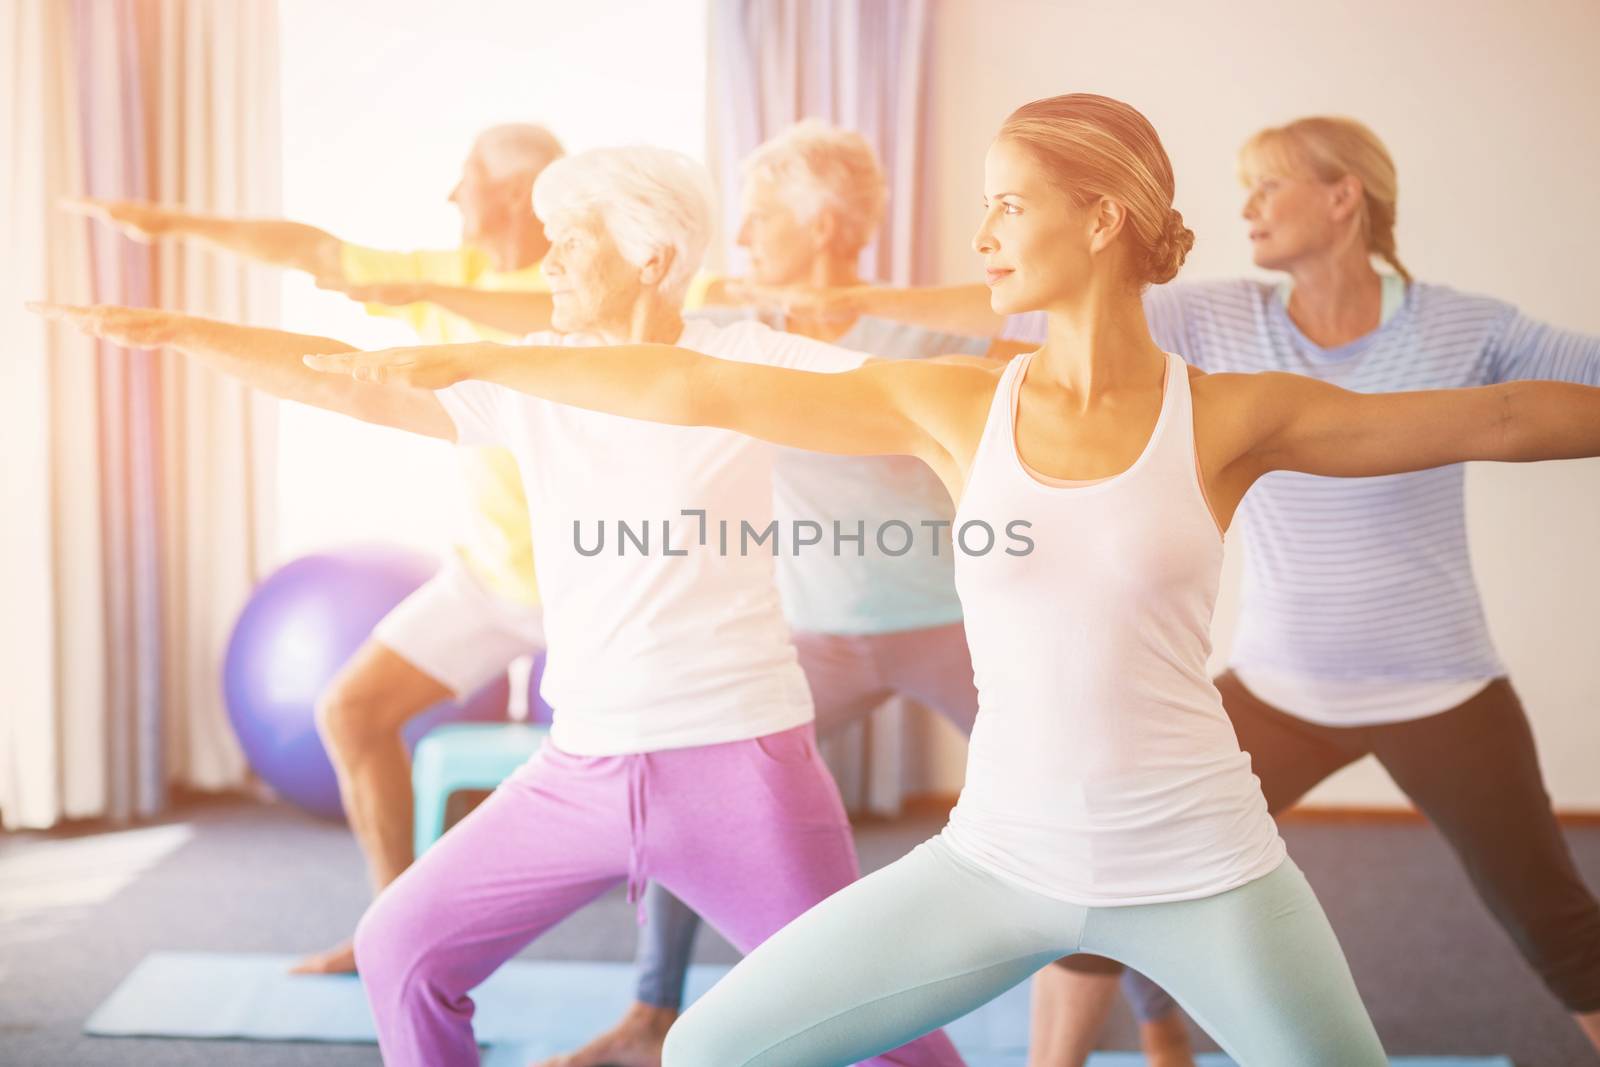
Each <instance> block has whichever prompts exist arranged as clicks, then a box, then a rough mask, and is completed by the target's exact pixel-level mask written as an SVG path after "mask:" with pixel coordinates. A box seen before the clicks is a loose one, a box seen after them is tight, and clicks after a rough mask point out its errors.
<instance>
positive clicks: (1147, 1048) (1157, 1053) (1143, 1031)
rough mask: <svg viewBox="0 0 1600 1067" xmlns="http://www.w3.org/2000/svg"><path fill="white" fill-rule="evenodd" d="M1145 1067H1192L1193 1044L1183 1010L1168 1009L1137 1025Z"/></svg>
mask: <svg viewBox="0 0 1600 1067" xmlns="http://www.w3.org/2000/svg"><path fill="white" fill-rule="evenodd" d="M1139 1044H1140V1045H1141V1046H1142V1047H1143V1048H1144V1061H1145V1064H1146V1067H1194V1046H1192V1045H1191V1044H1189V1026H1188V1024H1187V1023H1186V1022H1184V1019H1183V1012H1181V1011H1169V1012H1167V1014H1165V1015H1163V1016H1162V1017H1161V1018H1159V1019H1152V1020H1151V1021H1149V1022H1147V1023H1143V1024H1141V1025H1140V1027H1139Z"/></svg>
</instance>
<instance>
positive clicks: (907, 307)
mask: <svg viewBox="0 0 1600 1067" xmlns="http://www.w3.org/2000/svg"><path fill="white" fill-rule="evenodd" d="M718 302H721V303H735V304H748V305H754V306H758V307H776V308H780V309H782V310H783V311H785V312H787V313H788V314H791V315H814V316H818V317H822V318H828V317H834V318H850V317H853V316H858V315H870V316H872V317H874V318H880V319H893V320H894V321H896V322H904V323H909V324H910V325H912V326H921V327H924V328H926V329H930V330H944V331H945V332H947V333H960V334H966V335H968V336H969V337H999V336H1000V331H1001V330H1003V329H1004V328H1005V325H1006V317H1005V316H1004V315H997V314H995V313H994V312H993V311H992V310H990V308H989V290H988V288H987V287H985V286H982V285H941V286H929V287H916V288H898V287H895V286H888V285H851V286H844V287H841V288H835V289H823V288H814V287H811V286H762V285H756V284H754V283H750V282H743V281H738V280H729V281H728V282H726V283H725V284H724V288H723V291H722V293H721V296H720V298H719V301H718Z"/></svg>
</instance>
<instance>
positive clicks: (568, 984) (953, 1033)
mask: <svg viewBox="0 0 1600 1067" xmlns="http://www.w3.org/2000/svg"><path fill="white" fill-rule="evenodd" d="M293 963H294V957H292V956H269V955H246V954H239V953H220V952H157V953H153V954H152V955H149V956H146V957H145V958H144V960H142V961H141V962H140V963H139V965H138V966H137V967H135V968H134V969H133V973H131V974H130V975H128V977H127V978H126V979H124V980H123V982H122V984H121V985H119V986H118V987H117V988H116V990H115V991H114V992H113V993H112V994H111V996H110V997H108V998H106V1002H105V1003H104V1004H102V1005H100V1007H99V1008H98V1009H97V1010H96V1011H95V1013H94V1014H93V1015H91V1016H90V1017H89V1021H88V1022H87V1023H85V1024H84V1031H85V1032H86V1033H89V1034H94V1035H98V1036H102V1037H178V1038H230V1039H245V1040H254V1041H336V1042H371V1041H374V1040H376V1037H375V1035H374V1033H373V1028H372V1015H371V1013H370V1012H369V1011H368V1009H367V1001H366V997H365V996H364V995H363V994H362V991H361V983H360V981H359V980H358V979H356V978H355V977H353V976H350V975H326V976H324V975H292V974H290V973H289V967H290V966H291V965H292V964H293ZM725 973H727V968H726V967H706V966H696V967H693V968H691V969H690V971H689V984H688V997H689V999H691V1000H692V999H693V998H695V997H697V996H699V995H700V994H701V993H703V992H704V991H705V990H707V989H709V988H710V987H711V985H712V983H714V982H715V981H716V980H717V979H719V978H721V977H722V975H723V974H725ZM633 982H634V974H633V967H632V966H631V965H629V964H626V963H552V962H545V961H532V960H512V961H511V962H510V963H508V964H506V965H505V966H504V967H502V968H500V970H498V971H496V972H495V973H494V975H492V976H491V977H490V978H489V980H488V981H486V982H484V983H483V985H481V986H479V987H478V988H477V989H475V990H474V991H473V993H472V997H473V1000H475V1001H476V1002H477V1013H476V1015H475V1016H474V1020H473V1023H474V1028H475V1030H476V1031H477V1035H478V1040H479V1042H480V1043H482V1044H484V1045H488V1046H490V1049H489V1052H488V1054H487V1055H486V1056H485V1058H484V1063H485V1065H486V1067H526V1065H527V1064H528V1063H529V1062H530V1061H532V1060H537V1059H540V1058H542V1057H545V1056H551V1055H554V1054H555V1053H557V1052H562V1051H565V1050H568V1049H572V1048H575V1047H577V1046H578V1045H581V1044H582V1043H583V1042H584V1041H586V1040H588V1039H589V1038H590V1037H592V1036H593V1035H594V1034H596V1033H598V1032H599V1031H601V1030H602V1029H604V1028H605V1027H607V1026H609V1025H610V1024H611V1023H612V1022H614V1021H615V1020H616V1018H617V1016H619V1015H620V1014H621V1013H622V1011H623V1009H624V1008H626V1007H627V1006H628V1004H629V1003H630V1002H631V1001H632V999H633ZM945 1029H946V1030H947V1032H948V1033H949V1034H950V1037H951V1039H952V1040H953V1041H955V1043H956V1046H957V1047H958V1048H959V1049H961V1052H962V1054H963V1055H964V1056H965V1057H966V1059H967V1062H968V1065H969V1067H1023V1064H1024V1061H1025V1060H1026V1058H1027V1039H1028V986H1027V983H1023V984H1022V985H1020V986H1018V987H1016V988H1014V989H1011V990H1009V991H1008V992H1006V993H1005V994H1003V995H1001V996H1000V997H998V998H996V999H995V1000H992V1001H990V1002H989V1003H988V1004H985V1005H984V1006H983V1007H981V1008H979V1009H978V1010H977V1011H975V1012H973V1013H972V1014H971V1015H968V1016H966V1017H965V1018H963V1019H958V1020H956V1021H955V1022H954V1023H951V1024H950V1025H949V1026H948V1027H946V1028H945ZM1089 1063H1090V1067H1143V1063H1144V1061H1143V1058H1142V1057H1141V1056H1139V1055H1138V1054H1137V1053H1122V1052H1097V1053H1095V1054H1094V1056H1092V1057H1091V1058H1090V1061H1089ZM1231 1063H1232V1061H1231V1060H1229V1059H1228V1058H1227V1057H1225V1056H1217V1055H1212V1056H1209V1057H1207V1056H1202V1057H1200V1067H1230V1065H1231ZM1394 1063H1395V1064H1396V1065H1397V1067H1398V1065H1403V1067H1512V1065H1511V1061H1510V1060H1508V1059H1506V1058H1505V1057H1503V1056H1492V1057H1462V1056H1457V1057H1427V1056H1422V1057H1405V1056H1400V1057H1396V1058H1395V1060H1394Z"/></svg>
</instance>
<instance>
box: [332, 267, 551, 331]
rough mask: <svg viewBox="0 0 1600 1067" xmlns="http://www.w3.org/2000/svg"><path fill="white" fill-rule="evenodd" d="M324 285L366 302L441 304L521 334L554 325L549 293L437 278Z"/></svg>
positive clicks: (482, 323)
mask: <svg viewBox="0 0 1600 1067" xmlns="http://www.w3.org/2000/svg"><path fill="white" fill-rule="evenodd" d="M318 284H319V285H321V286H322V287H323V288H324V289H331V290H333V291H335V292H339V293H343V294H344V295H345V296H348V297H349V298H350V299H352V300H355V301H358V302H360V303H363V304H384V305H387V306H390V307H401V306H404V305H406V304H437V305H439V306H440V307H442V308H444V309H445V310H446V311H449V312H451V313H453V314H456V315H459V316H461V317H462V318H464V319H467V320H469V321H471V322H475V323H477V324H478V325H480V326H487V327H489V328H490V329H492V330H499V331H500V332H502V333H506V334H510V335H511V336H513V337H521V336H523V335H524V334H530V333H539V332H541V331H543V330H548V329H549V328H550V314H551V310H552V308H553V307H554V301H553V299H552V298H551V296H550V294H549V293H540V292H512V291H502V290H491V289H467V288H464V287H462V286H459V285H440V284H438V283H435V282H376V283H372V284H359V283H355V282H346V281H344V280H343V279H341V278H327V277H324V278H322V279H320V280H319V282H318Z"/></svg>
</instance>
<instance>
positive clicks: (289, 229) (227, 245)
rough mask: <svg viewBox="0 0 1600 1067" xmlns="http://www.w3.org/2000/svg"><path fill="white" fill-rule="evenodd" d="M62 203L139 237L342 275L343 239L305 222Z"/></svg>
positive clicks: (118, 203)
mask: <svg viewBox="0 0 1600 1067" xmlns="http://www.w3.org/2000/svg"><path fill="white" fill-rule="evenodd" d="M62 207H64V208H66V209H67V210H68V211H72V212H75V213H77V214H80V215H86V216H88V217H89V218H94V219H99V220H101V221H103V222H108V223H110V224H112V225H113V226H116V227H118V228H120V229H121V230H122V231H123V232H124V233H125V234H127V235H128V236H129V237H132V238H134V239H135V240H139V241H153V240H155V239H157V238H161V237H194V238H198V239H200V240H202V241H205V242H207V243H209V244H212V245H215V246H217V247H218V248H221V249H223V250H225V251H228V252H233V253H235V254H236V255H241V256H244V257H245V258H247V259H253V260H256V261H257V262H259V263H265V264H268V265H269V266H274V267H284V268H287V269H289V270H303V271H306V272H307V273H310V274H313V275H316V276H317V277H337V276H338V275H339V274H340V265H339V257H340V249H341V248H342V247H343V242H342V241H340V240H339V239H338V238H337V237H335V236H334V235H333V234H331V233H328V232H327V231H326V230H319V229H318V228H317V227H315V226H308V225H307V224H305V223H303V222H289V221H287V220H284V219H235V218H226V217H223V216H220V215H201V214H197V213H195V212H192V211H184V210H182V209H180V208H167V207H160V206H158V205H156V204H148V203H143V202H141V201H137V200H94V199H82V200H67V201H63V202H62Z"/></svg>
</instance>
